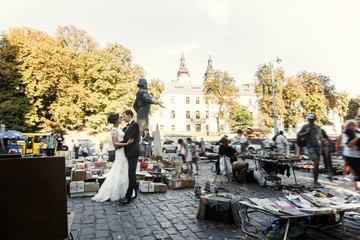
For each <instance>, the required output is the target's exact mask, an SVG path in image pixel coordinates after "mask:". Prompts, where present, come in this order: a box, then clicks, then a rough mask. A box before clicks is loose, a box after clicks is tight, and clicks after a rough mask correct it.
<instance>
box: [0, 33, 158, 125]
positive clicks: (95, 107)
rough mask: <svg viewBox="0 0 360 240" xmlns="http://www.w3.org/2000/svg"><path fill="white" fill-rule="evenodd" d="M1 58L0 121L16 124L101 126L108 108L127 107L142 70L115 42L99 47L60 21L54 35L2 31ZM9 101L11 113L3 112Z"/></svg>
mask: <svg viewBox="0 0 360 240" xmlns="http://www.w3.org/2000/svg"><path fill="white" fill-rule="evenodd" d="M0 61H1V67H0V78H1V79H5V80H4V81H2V82H1V84H0V86H1V91H2V92H3V91H8V92H7V93H6V95H5V94H3V95H2V96H1V98H4V99H6V101H5V100H4V101H1V102H0V112H2V113H4V115H6V117H3V120H2V121H3V122H4V123H5V124H7V125H8V126H14V127H17V129H20V127H21V126H24V125H25V126H26V127H28V128H32V129H34V130H36V129H41V128H49V127H52V128H54V127H55V128H60V129H62V128H67V129H79V128H83V127H87V128H92V129H94V130H96V131H101V130H103V129H105V127H106V119H107V116H108V114H109V113H113V112H122V111H124V110H125V109H129V108H132V104H133V101H134V98H135V93H136V91H137V87H136V84H137V79H138V78H140V77H143V75H144V70H143V69H142V68H141V67H140V66H139V65H137V64H134V63H133V62H132V55H131V52H130V50H129V49H127V48H125V47H124V46H122V45H120V44H109V45H108V46H107V47H106V48H103V49H100V48H98V44H97V43H96V42H95V40H94V39H93V38H91V37H90V36H89V35H88V34H87V33H86V32H85V31H84V30H81V29H78V28H76V27H74V26H65V27H59V29H58V31H57V35H56V37H51V36H49V35H48V34H46V33H44V32H41V31H38V30H35V29H30V28H14V29H9V31H8V33H4V34H3V35H2V41H1V46H0ZM9 90H11V91H9ZM25 93H26V94H25ZM154 94H155V95H158V94H159V93H158V92H157V90H154ZM9 106H13V108H12V110H13V114H12V115H10V114H6V113H7V111H9V110H8V109H9ZM7 116H9V117H8V119H7ZM10 119H12V120H11V121H12V122H10Z"/></svg>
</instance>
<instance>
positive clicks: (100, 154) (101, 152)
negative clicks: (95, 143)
mask: <svg viewBox="0 0 360 240" xmlns="http://www.w3.org/2000/svg"><path fill="white" fill-rule="evenodd" d="M107 155H108V151H107V149H105V148H104V144H103V143H100V145H99V149H98V150H97V151H96V156H98V157H99V158H102V159H104V157H105V156H107Z"/></svg>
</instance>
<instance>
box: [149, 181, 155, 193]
mask: <svg viewBox="0 0 360 240" xmlns="http://www.w3.org/2000/svg"><path fill="white" fill-rule="evenodd" d="M149 192H151V193H153V192H155V184H154V183H153V182H151V183H150V184H149Z"/></svg>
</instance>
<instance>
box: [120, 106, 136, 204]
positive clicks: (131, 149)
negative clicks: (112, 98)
mask: <svg viewBox="0 0 360 240" xmlns="http://www.w3.org/2000/svg"><path fill="white" fill-rule="evenodd" d="M133 117H134V113H133V112H132V111H131V110H126V111H125V112H124V113H123V119H124V120H125V122H127V123H128V125H127V127H126V130H125V136H124V139H123V141H122V143H126V142H127V141H129V139H133V140H134V141H133V142H132V143H131V144H130V145H128V146H125V147H124V150H125V156H126V157H127V159H128V162H129V171H128V172H129V187H128V189H127V192H126V195H125V197H124V198H122V199H120V203H122V204H128V203H130V201H131V196H132V194H133V191H134V190H135V197H136V196H137V193H136V165H137V162H138V158H139V156H140V145H139V142H140V136H139V135H140V134H139V133H140V132H139V124H138V123H137V122H135V121H134V119H133Z"/></svg>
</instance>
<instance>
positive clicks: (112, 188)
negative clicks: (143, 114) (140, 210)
mask: <svg viewBox="0 0 360 240" xmlns="http://www.w3.org/2000/svg"><path fill="white" fill-rule="evenodd" d="M124 135H125V133H124V132H123V131H121V130H119V129H118V128H114V127H112V128H111V136H110V137H112V136H116V139H117V142H120V141H122V140H123V138H124ZM128 168H129V167H128V160H127V158H126V156H125V152H124V148H123V147H122V148H120V149H118V150H116V154H115V161H114V164H113V166H112V168H111V170H110V172H109V173H108V175H107V177H106V179H105V181H104V183H103V184H102V185H101V187H100V189H99V192H98V193H97V194H96V195H95V196H94V197H93V198H92V200H93V201H96V202H104V201H107V200H109V199H110V200H111V201H118V200H120V199H121V198H124V197H125V195H126V191H127V189H128V186H129V178H128Z"/></svg>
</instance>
